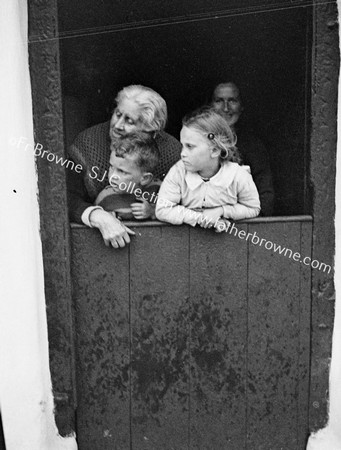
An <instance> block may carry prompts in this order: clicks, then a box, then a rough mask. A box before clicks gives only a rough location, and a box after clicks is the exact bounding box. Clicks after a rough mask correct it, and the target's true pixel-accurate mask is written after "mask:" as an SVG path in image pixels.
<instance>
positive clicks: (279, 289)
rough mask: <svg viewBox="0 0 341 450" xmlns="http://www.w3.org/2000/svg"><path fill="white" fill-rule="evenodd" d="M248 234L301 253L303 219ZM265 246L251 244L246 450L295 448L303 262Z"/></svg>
mask: <svg viewBox="0 0 341 450" xmlns="http://www.w3.org/2000/svg"><path fill="white" fill-rule="evenodd" d="M249 232H250V233H252V234H253V233H256V234H257V236H258V237H259V238H260V239H261V238H263V239H265V240H266V241H269V242H270V241H271V242H272V243H273V244H276V245H277V244H280V245H282V246H285V247H287V248H290V249H291V250H292V251H293V253H294V252H300V248H301V245H300V244H301V242H300V223H298V222H296V223H294V222H292V223H290V222H289V223H285V222H282V223H268V224H266V223H263V224H249ZM254 241H256V239H254ZM265 245H268V246H269V247H270V244H265V242H263V243H262V246H259V245H256V244H253V243H252V242H249V276H248V278H249V294H248V298H249V334H248V377H249V379H248V447H247V448H248V449H250V450H254V449H257V450H277V449H278V450H279V449H281V448H286V449H289V448H290V449H296V448H297V429H296V427H297V414H298V411H297V398H298V392H299V383H300V380H299V368H298V357H297V355H298V351H299V346H300V329H299V327H300V295H301V291H300V263H299V262H294V261H293V260H292V259H289V257H288V256H284V255H283V254H282V255H280V254H278V253H274V252H273V251H272V250H267V249H266V248H264V246H265ZM288 254H289V253H287V255H288Z"/></svg>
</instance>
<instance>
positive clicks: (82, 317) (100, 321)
mask: <svg viewBox="0 0 341 450" xmlns="http://www.w3.org/2000/svg"><path fill="white" fill-rule="evenodd" d="M237 227H238V230H239V231H240V230H245V232H246V233H251V234H252V235H254V236H256V235H257V236H259V237H260V238H264V239H266V240H267V241H271V242H273V243H276V244H279V245H282V246H283V247H286V248H290V249H291V250H292V251H293V253H294V252H300V253H301V255H302V257H304V256H309V255H310V252H311V232H312V224H311V221H310V219H309V218H307V217H301V218H294V217H291V218H287V220H285V219H283V218H280V219H277V220H276V219H275V218H273V219H267V220H265V221H262V220H260V219H258V220H254V221H249V222H245V223H243V224H237ZM134 230H135V232H136V237H135V238H134V239H133V241H132V243H131V245H130V247H127V248H125V249H120V250H114V249H112V248H107V247H105V246H104V244H103V242H102V239H101V237H100V234H99V233H98V232H97V231H96V230H91V229H84V228H82V227H74V228H73V229H72V280H73V304H74V313H75V327H76V349H77V350H76V351H77V358H76V361H77V363H76V367H77V368H76V377H77V435H78V442H79V447H80V449H81V450H97V449H98V450H109V449H110V450H113V449H119V450H124V449H134V450H135V449H136V450H140V449H141V450H142V449H150V450H168V449H169V450H170V449H175V450H185V449H186V450H187V449H202V450H204V449H207V450H208V449H209V450H220V449H224V450H226V449H228V450H242V449H248V450H256V449H257V450H261V449H262V450H263V449H264V450H265V449H267V450H279V449H281V448H283V449H290V450H291V449H302V450H303V449H304V448H305V441H306V437H307V434H308V396H309V362H310V360H309V351H310V347H309V339H310V295H311V293H310V292H311V290H310V279H311V268H310V267H309V266H305V265H304V264H302V263H301V264H300V263H299V262H294V261H293V260H292V259H290V258H289V257H288V256H284V255H283V254H282V255H279V254H278V253H274V252H273V251H271V250H267V249H265V248H264V244H263V246H262V247H260V246H259V245H256V244H252V243H251V242H249V241H246V240H245V238H244V239H240V238H238V237H235V236H233V235H229V234H226V233H224V234H222V235H219V234H216V233H214V232H211V231H209V230H202V229H192V228H190V227H187V226H182V227H174V226H164V225H161V224H153V226H151V225H148V224H145V225H140V226H135V227H134ZM255 240H256V239H254V241H255Z"/></svg>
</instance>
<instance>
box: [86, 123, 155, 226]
mask: <svg viewBox="0 0 341 450" xmlns="http://www.w3.org/2000/svg"><path fill="white" fill-rule="evenodd" d="M110 149H111V155H110V167H109V172H108V181H109V185H108V186H106V187H105V188H104V189H103V190H102V191H101V192H100V193H99V194H98V196H97V198H96V200H95V204H96V205H99V206H101V207H102V208H103V209H104V210H105V211H110V212H113V213H115V214H116V215H117V216H118V217H119V218H121V219H126V220H128V219H132V218H135V219H138V220H142V219H148V218H151V219H155V204H156V200H157V193H158V191H159V188H160V184H161V183H160V182H158V181H154V180H153V178H154V177H153V172H154V170H155V168H156V166H157V165H158V162H159V151H158V148H157V146H156V143H155V140H154V139H153V138H152V137H151V136H150V135H149V134H147V133H142V132H140V133H135V134H132V135H129V136H128V137H125V138H121V139H120V138H116V139H113V140H112V143H111V147H110Z"/></svg>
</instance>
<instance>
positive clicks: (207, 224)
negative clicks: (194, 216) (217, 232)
mask: <svg viewBox="0 0 341 450" xmlns="http://www.w3.org/2000/svg"><path fill="white" fill-rule="evenodd" d="M201 214H202V217H201V218H200V219H199V220H198V224H199V225H200V226H201V227H202V228H212V227H216V223H217V221H218V220H219V219H220V218H221V217H222V215H223V214H224V210H223V207H222V206H218V207H217V208H206V209H203V210H202V213H201Z"/></svg>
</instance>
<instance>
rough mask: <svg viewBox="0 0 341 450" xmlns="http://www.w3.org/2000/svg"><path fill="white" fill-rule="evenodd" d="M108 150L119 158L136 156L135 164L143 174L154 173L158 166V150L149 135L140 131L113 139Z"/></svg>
mask: <svg viewBox="0 0 341 450" xmlns="http://www.w3.org/2000/svg"><path fill="white" fill-rule="evenodd" d="M110 149H111V151H114V152H115V154H116V156H119V157H121V158H123V157H124V155H136V164H137V166H138V167H140V169H141V170H142V171H143V172H150V173H154V171H155V169H156V167H157V165H158V164H159V159H160V155H159V149H158V147H157V145H156V142H155V139H154V138H153V137H152V136H151V135H150V134H149V133H144V132H142V131H140V132H135V133H133V134H129V136H127V137H124V138H116V139H113V140H112V141H111V146H110Z"/></svg>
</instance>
